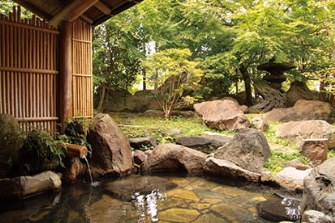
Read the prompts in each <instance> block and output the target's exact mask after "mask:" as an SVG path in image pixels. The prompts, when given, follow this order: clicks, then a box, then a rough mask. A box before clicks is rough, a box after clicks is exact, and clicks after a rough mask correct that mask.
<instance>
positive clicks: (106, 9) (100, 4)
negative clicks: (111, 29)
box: [94, 1, 112, 15]
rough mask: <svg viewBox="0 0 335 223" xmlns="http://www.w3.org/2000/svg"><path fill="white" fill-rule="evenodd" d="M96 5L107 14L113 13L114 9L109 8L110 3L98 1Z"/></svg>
mask: <svg viewBox="0 0 335 223" xmlns="http://www.w3.org/2000/svg"><path fill="white" fill-rule="evenodd" d="M94 7H96V8H97V9H99V10H100V11H101V12H103V13H104V14H105V15H109V14H111V13H112V9H111V8H109V6H108V5H106V4H105V3H103V2H101V1H98V2H97V3H96V4H95V5H94Z"/></svg>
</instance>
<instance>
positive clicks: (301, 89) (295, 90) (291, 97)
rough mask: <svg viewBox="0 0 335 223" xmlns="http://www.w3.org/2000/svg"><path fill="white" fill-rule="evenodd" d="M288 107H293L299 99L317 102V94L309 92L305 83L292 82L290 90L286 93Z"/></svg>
mask: <svg viewBox="0 0 335 223" xmlns="http://www.w3.org/2000/svg"><path fill="white" fill-rule="evenodd" d="M286 97H287V101H286V104H287V106H288V107H291V106H293V105H294V104H295V103H296V102H297V101H299V100H300V99H305V100H317V98H318V97H317V94H315V93H314V92H313V91H311V90H309V88H308V87H307V85H306V83H305V82H301V81H294V82H292V83H291V86H290V88H289V89H288V91H287V92H286Z"/></svg>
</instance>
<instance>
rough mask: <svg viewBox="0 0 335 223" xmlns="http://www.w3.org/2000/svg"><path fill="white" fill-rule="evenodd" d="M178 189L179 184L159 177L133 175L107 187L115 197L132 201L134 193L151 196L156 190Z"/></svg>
mask: <svg viewBox="0 0 335 223" xmlns="http://www.w3.org/2000/svg"><path fill="white" fill-rule="evenodd" d="M175 187H177V184H175V183H173V182H171V181H169V180H166V179H164V178H162V177H157V176H139V175H131V176H128V177H126V178H123V179H119V180H115V181H113V182H110V183H107V184H106V185H105V190H106V191H107V192H109V193H111V194H112V195H114V196H115V197H117V198H119V199H121V200H125V201H130V200H132V196H133V194H134V193H140V194H143V195H147V194H150V193H151V192H152V191H154V190H158V191H159V192H164V191H167V190H171V189H173V188H175Z"/></svg>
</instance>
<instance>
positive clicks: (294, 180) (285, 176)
mask: <svg viewBox="0 0 335 223" xmlns="http://www.w3.org/2000/svg"><path fill="white" fill-rule="evenodd" d="M311 170H312V169H307V170H297V169H295V168H293V167H286V168H284V169H283V170H282V171H280V172H279V173H277V174H276V176H274V178H273V180H274V181H275V182H276V183H277V184H279V185H280V186H282V187H285V188H287V189H289V190H303V189H304V178H305V177H306V176H307V175H308V174H309V173H310V172H311Z"/></svg>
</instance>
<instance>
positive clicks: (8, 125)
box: [0, 114, 24, 178]
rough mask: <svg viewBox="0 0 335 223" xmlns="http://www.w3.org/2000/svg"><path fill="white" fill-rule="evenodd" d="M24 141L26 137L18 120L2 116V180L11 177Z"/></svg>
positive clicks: (0, 123)
mask: <svg viewBox="0 0 335 223" xmlns="http://www.w3.org/2000/svg"><path fill="white" fill-rule="evenodd" d="M23 141H24V135H23V132H22V130H21V128H20V126H19V123H18V122H17V121H16V119H15V118H14V117H13V116H12V115H9V114H0V178H4V177H9V176H10V174H11V172H12V169H13V167H14V165H15V164H16V162H17V159H18V154H19V150H20V147H21V146H22V144H23Z"/></svg>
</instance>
